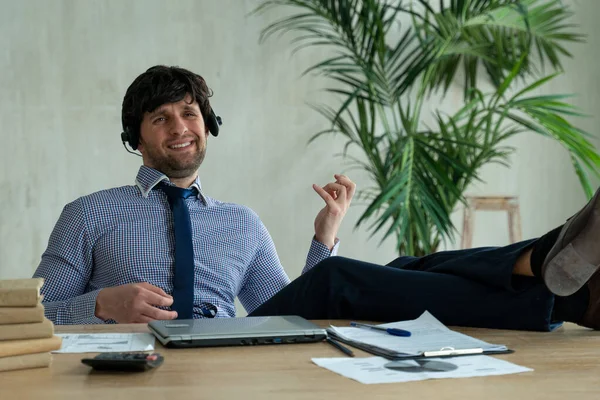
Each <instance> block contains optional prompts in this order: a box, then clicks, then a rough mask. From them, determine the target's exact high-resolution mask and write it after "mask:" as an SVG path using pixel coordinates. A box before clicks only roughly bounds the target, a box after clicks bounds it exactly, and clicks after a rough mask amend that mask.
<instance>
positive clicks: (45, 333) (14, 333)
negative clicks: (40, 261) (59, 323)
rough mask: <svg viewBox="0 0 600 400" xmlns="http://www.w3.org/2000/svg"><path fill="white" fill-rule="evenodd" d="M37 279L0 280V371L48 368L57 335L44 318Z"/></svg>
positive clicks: (58, 340)
mask: <svg viewBox="0 0 600 400" xmlns="http://www.w3.org/2000/svg"><path fill="white" fill-rule="evenodd" d="M43 283H44V280H43V279H41V278H32V279H13V280H0V371H10V370H15V369H27V368H40V367H48V366H49V365H50V363H51V362H52V355H51V354H50V352H51V351H53V350H58V349H60V346H61V338H60V337H58V336H54V325H53V324H52V322H51V321H50V320H48V319H46V318H45V317H44V306H43V305H42V304H41V301H42V297H41V296H40V288H41V287H42V285H43Z"/></svg>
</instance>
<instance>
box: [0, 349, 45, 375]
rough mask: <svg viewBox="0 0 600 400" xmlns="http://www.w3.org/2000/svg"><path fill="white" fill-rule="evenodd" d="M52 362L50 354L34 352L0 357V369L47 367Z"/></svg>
mask: <svg viewBox="0 0 600 400" xmlns="http://www.w3.org/2000/svg"><path fill="white" fill-rule="evenodd" d="M51 363H52V354H50V353H36V354H25V355H20V356H12V357H2V358H0V371H13V370H17V369H28V368H42V367H48V366H50V364H51Z"/></svg>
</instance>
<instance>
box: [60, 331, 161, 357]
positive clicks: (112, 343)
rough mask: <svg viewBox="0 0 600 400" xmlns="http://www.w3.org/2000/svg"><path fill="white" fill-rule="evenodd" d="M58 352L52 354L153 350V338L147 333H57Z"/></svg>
mask: <svg viewBox="0 0 600 400" xmlns="http://www.w3.org/2000/svg"><path fill="white" fill-rule="evenodd" d="M56 336H60V337H62V339H63V341H62V346H61V348H60V350H56V351H53V353H108V352H124V351H152V350H154V336H152V335H151V334H149V333H100V334H98V333H62V334H61V333H59V334H56Z"/></svg>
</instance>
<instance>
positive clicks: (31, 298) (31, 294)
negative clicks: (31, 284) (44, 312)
mask: <svg viewBox="0 0 600 400" xmlns="http://www.w3.org/2000/svg"><path fill="white" fill-rule="evenodd" d="M39 299H40V291H39V289H36V288H22V289H0V307H33V306H35V305H36V304H37V303H38V302H39Z"/></svg>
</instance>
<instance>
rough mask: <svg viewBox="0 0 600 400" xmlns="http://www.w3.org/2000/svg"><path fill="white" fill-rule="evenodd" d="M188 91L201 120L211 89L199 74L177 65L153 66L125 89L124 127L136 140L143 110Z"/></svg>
mask: <svg viewBox="0 0 600 400" xmlns="http://www.w3.org/2000/svg"><path fill="white" fill-rule="evenodd" d="M186 94H189V95H190V96H191V97H192V99H194V100H195V101H196V102H197V103H198V105H199V106H200V112H201V113H202V117H203V118H204V121H207V118H208V116H209V115H210V110H211V108H210V102H209V101H208V99H209V97H211V96H212V91H211V90H210V89H209V88H208V86H207V85H206V81H205V80H204V78H202V77H201V76H200V75H198V74H195V73H193V72H191V71H188V70H187V69H184V68H179V67H176V66H173V67H167V66H165V65H156V66H154V67H151V68H148V70H147V71H146V72H144V73H143V74H141V75H140V76H138V77H137V78H135V80H134V81H133V83H132V84H131V85H130V86H129V88H128V89H127V92H126V93H125V97H124V98H123V106H122V109H121V123H122V124H123V130H124V131H128V132H129V135H130V136H131V137H133V138H134V141H135V143H138V141H139V137H140V126H141V124H142V119H143V118H144V114H145V113H146V112H152V111H154V110H156V109H157V108H158V107H160V106H161V105H163V104H166V103H176V102H178V101H181V100H182V99H183V98H184V97H185V96H186Z"/></svg>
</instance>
